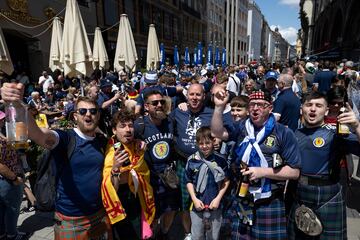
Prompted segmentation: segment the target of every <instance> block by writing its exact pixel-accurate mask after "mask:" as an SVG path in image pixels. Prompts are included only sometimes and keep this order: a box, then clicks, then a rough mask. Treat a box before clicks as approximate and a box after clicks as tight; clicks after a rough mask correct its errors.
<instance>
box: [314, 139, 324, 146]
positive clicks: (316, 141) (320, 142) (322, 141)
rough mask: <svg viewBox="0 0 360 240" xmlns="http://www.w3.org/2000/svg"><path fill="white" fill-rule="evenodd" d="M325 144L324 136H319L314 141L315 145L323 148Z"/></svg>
mask: <svg viewBox="0 0 360 240" xmlns="http://www.w3.org/2000/svg"><path fill="white" fill-rule="evenodd" d="M324 144H325V140H324V139H323V138H322V137H317V138H315V139H314V141H313V145H314V146H315V147H317V148H321V147H322V146H324Z"/></svg>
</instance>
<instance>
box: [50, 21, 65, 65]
mask: <svg viewBox="0 0 360 240" xmlns="http://www.w3.org/2000/svg"><path fill="white" fill-rule="evenodd" d="M62 34H63V30H62V26H61V22H60V19H59V18H58V17H54V20H53V23H52V34H51V44H50V56H49V68H50V69H51V71H55V70H56V69H60V70H62V69H63V67H62V64H61V62H60V55H61V48H62V37H63V35H62Z"/></svg>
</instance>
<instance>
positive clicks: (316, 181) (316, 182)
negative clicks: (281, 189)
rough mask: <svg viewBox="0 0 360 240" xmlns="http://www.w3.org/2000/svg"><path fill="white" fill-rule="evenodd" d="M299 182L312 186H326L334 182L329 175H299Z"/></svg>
mask: <svg viewBox="0 0 360 240" xmlns="http://www.w3.org/2000/svg"><path fill="white" fill-rule="evenodd" d="M299 183H301V184H303V185H312V186H328V185H334V184H336V182H335V181H334V180H332V179H330V177H329V176H321V177H310V176H304V175H301V176H300V178H299Z"/></svg>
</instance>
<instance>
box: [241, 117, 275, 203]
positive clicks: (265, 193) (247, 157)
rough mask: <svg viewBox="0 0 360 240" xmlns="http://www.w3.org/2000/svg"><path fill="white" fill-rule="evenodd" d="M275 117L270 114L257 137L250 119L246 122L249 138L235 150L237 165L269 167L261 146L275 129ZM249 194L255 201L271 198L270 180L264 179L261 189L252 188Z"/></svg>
mask: <svg viewBox="0 0 360 240" xmlns="http://www.w3.org/2000/svg"><path fill="white" fill-rule="evenodd" d="M275 122H276V120H275V117H274V115H273V114H270V116H269V119H268V120H267V122H266V123H265V125H264V126H263V127H262V129H261V130H260V132H259V133H258V134H257V135H256V136H255V131H254V126H253V124H252V123H251V121H250V119H248V120H246V122H245V128H246V132H247V136H246V137H245V138H244V140H243V141H242V142H241V143H240V146H239V147H238V148H237V149H236V150H235V153H236V155H237V159H236V164H237V165H239V166H240V162H239V161H243V162H245V163H246V164H247V165H248V166H249V167H264V168H266V167H269V166H268V163H267V161H266V159H265V157H264V154H263V153H262V152H261V149H260V146H259V145H260V144H261V143H262V142H263V141H264V140H265V139H266V138H267V137H268V136H269V135H270V134H271V133H272V131H273V129H274V127H275ZM249 192H250V193H251V194H252V195H253V196H254V201H256V200H258V199H262V198H268V197H270V196H271V182H270V179H267V178H262V179H261V187H251V186H250V188H249Z"/></svg>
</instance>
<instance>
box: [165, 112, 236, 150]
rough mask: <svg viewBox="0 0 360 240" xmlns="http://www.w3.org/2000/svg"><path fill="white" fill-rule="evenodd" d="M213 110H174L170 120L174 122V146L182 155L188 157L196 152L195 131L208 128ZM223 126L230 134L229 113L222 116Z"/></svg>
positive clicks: (231, 123)
mask: <svg viewBox="0 0 360 240" xmlns="http://www.w3.org/2000/svg"><path fill="white" fill-rule="evenodd" d="M213 112H214V109H211V108H208V107H204V108H203V109H202V110H201V111H200V112H197V113H191V111H190V110H187V111H182V110H180V109H179V108H176V109H175V110H174V111H173V112H172V113H171V116H172V118H173V119H174V120H175V121H176V128H175V133H174V135H175V136H176V137H175V140H176V143H175V146H176V148H177V150H179V151H180V152H181V153H183V155H185V156H186V157H189V156H190V155H191V154H193V153H195V152H196V151H197V148H196V131H197V130H198V129H199V128H200V127H209V126H210V124H211V118H212V115H213ZM223 118H224V126H225V128H226V129H227V130H228V132H231V131H232V130H233V120H232V117H231V114H230V112H227V113H225V114H223Z"/></svg>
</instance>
